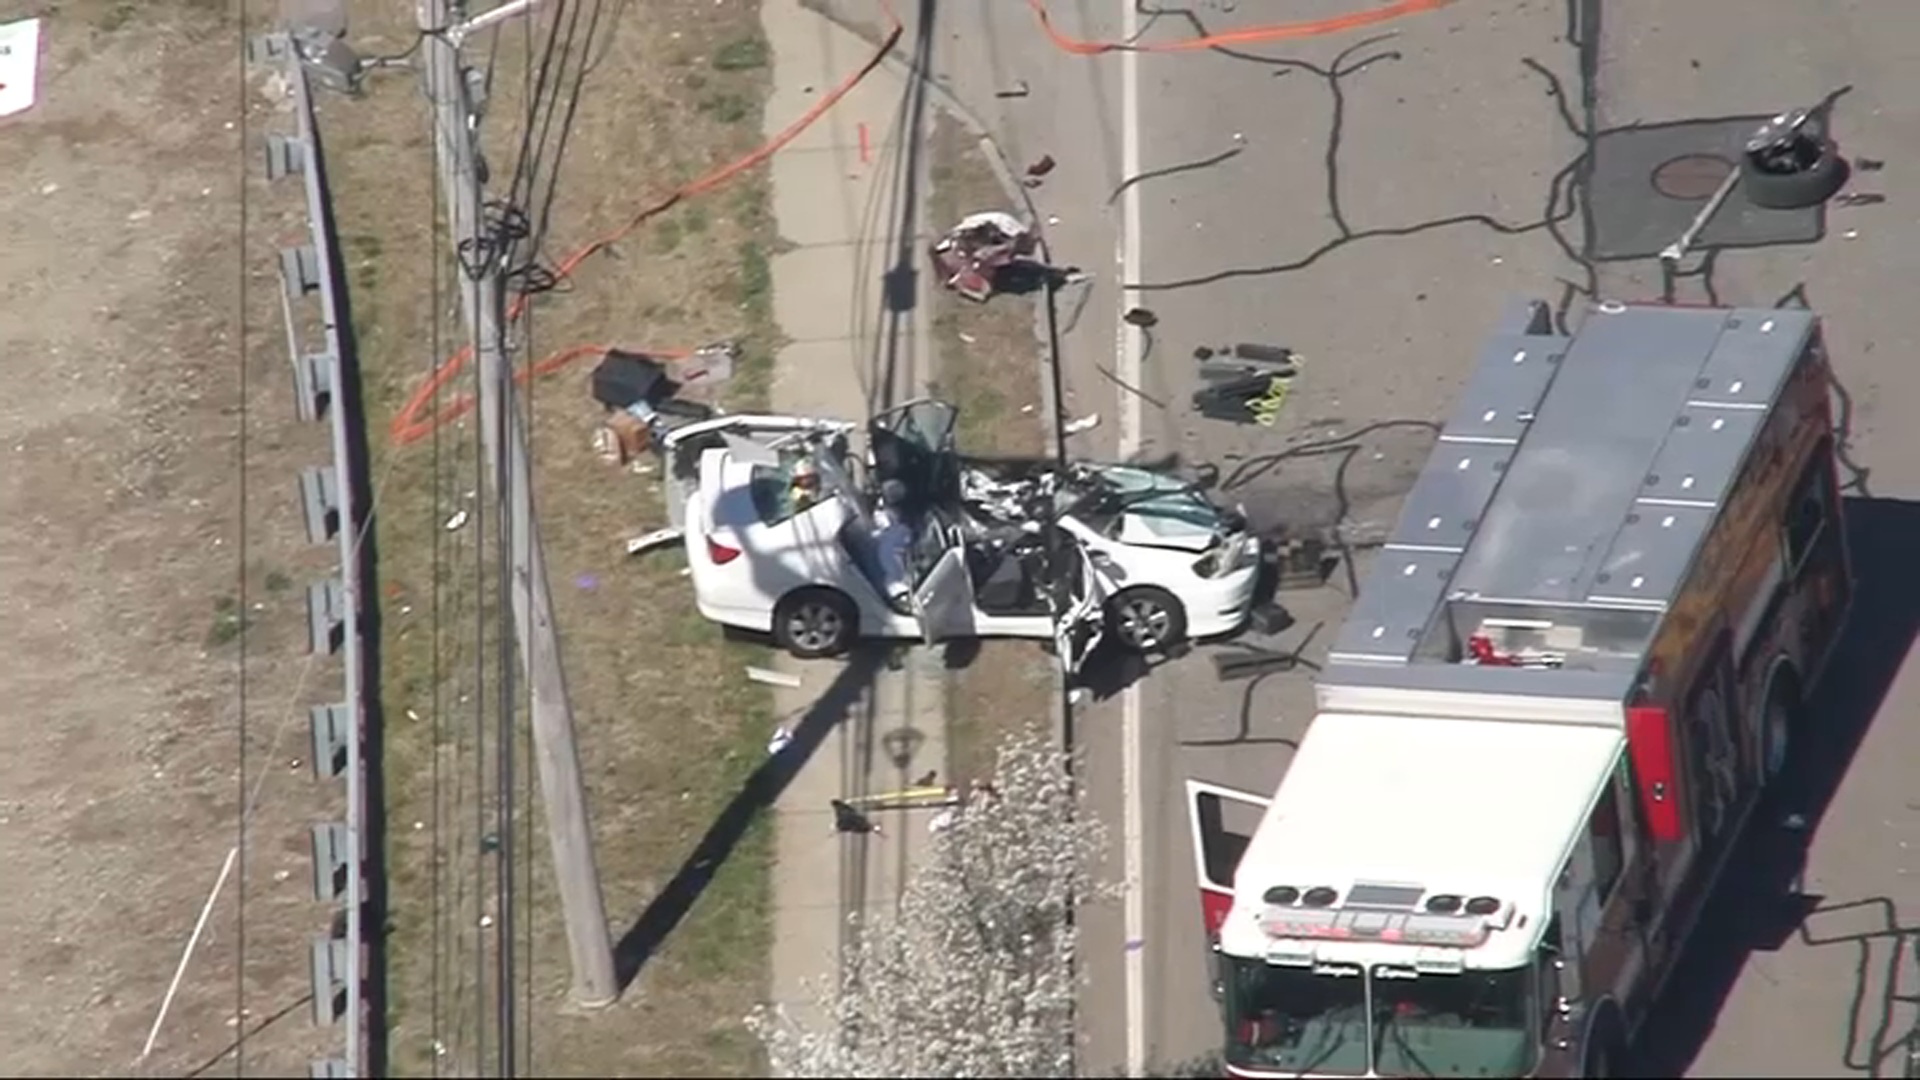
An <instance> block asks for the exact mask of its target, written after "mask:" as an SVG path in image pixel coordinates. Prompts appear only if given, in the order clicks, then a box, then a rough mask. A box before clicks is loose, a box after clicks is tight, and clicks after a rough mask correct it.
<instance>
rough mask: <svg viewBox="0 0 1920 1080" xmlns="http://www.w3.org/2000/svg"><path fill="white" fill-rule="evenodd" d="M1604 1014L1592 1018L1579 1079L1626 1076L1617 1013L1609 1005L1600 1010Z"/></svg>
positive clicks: (1621, 1027)
mask: <svg viewBox="0 0 1920 1080" xmlns="http://www.w3.org/2000/svg"><path fill="white" fill-rule="evenodd" d="M1601 1007H1602V1008H1603V1009H1605V1010H1606V1011H1605V1012H1603V1013H1601V1014H1600V1015H1599V1016H1597V1017H1595V1018H1594V1022H1593V1027H1592V1028H1590V1029H1589V1031H1588V1035H1587V1040H1588V1043H1587V1052H1586V1055H1585V1057H1586V1061H1585V1063H1584V1067H1583V1068H1582V1069H1581V1070H1580V1075H1581V1076H1583V1077H1586V1078H1588V1080H1607V1078H1610V1077H1622V1076H1626V1075H1627V1070H1628V1069H1629V1068H1630V1067H1631V1066H1629V1064H1628V1062H1627V1054H1628V1047H1627V1033H1626V1028H1625V1026H1624V1025H1623V1024H1622V1023H1621V1021H1620V1010H1619V1008H1618V1007H1617V1006H1615V1005H1614V1004H1613V1003H1612V1002H1608V1003H1606V1004H1604V1005H1602V1006H1601Z"/></svg>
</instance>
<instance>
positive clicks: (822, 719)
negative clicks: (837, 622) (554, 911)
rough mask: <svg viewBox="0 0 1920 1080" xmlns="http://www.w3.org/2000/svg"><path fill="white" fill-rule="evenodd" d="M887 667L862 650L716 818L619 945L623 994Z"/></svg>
mask: <svg viewBox="0 0 1920 1080" xmlns="http://www.w3.org/2000/svg"><path fill="white" fill-rule="evenodd" d="M884 664H885V651H884V650H883V649H878V648H862V649H859V650H857V651H856V652H854V653H853V654H852V656H851V657H849V659H848V660H847V663H846V664H845V665H844V666H842V667H841V669H840V672H839V674H838V675H836V676H834V680H833V682H832V684H831V685H829V686H828V687H827V688H826V690H825V691H823V692H822V693H821V695H820V698H819V700H817V701H815V702H814V704H813V706H812V707H811V708H809V709H808V710H807V711H806V714H805V715H804V716H802V717H801V718H800V720H799V722H798V723H796V724H794V725H793V728H792V735H793V741H792V742H791V743H789V744H788V745H787V747H786V748H785V749H784V750H782V751H781V752H780V753H778V754H775V755H772V756H769V757H768V758H767V759H766V760H765V761H763V762H761V764H760V767H759V768H758V769H755V770H754V772H753V775H752V776H749V777H748V778H747V782H746V783H745V784H744V785H742V786H741V788H740V792H739V794H737V795H735V796H734V797H733V801H732V802H730V803H728V804H727V808H726V809H725V810H722V811H721V812H720V816H719V817H718V818H715V819H714V822H713V825H712V826H710V827H709V828H708V829H707V834H706V835H705V836H703V837H701V838H700V843H699V845H698V846H696V847H695V848H694V849H693V853H692V854H691V855H688V856H687V859H686V861H685V862H684V863H682V864H680V870H679V872H678V873H676V874H674V876H673V880H672V881H670V882H668V883H667V887H666V888H664V889H662V890H661V891H660V894H659V895H658V896H656V897H654V898H653V902H652V903H650V904H648V905H647V909H646V910H645V911H643V912H641V913H640V917H639V918H638V919H636V920H635V921H634V924H633V926H632V927H630V928H629V929H628V930H627V932H626V933H625V934H624V935H622V936H621V938H620V942H619V944H618V945H616V946H614V970H615V974H616V976H617V977H618V978H619V980H620V987H621V989H623V990H624V989H625V988H627V987H628V986H630V985H632V983H633V980H634V979H635V978H637V977H638V976H639V974H640V970H641V969H642V968H644V967H645V966H646V963H647V961H648V960H649V959H651V958H652V956H653V954H654V952H655V950H657V949H659V948H660V946H661V944H662V943H664V942H665V941H666V940H667V936H668V935H670V934H672V933H673V931H674V929H675V928H676V927H678V926H679V925H680V920H681V919H684V918H685V917H686V915H687V912H689V911H691V910H692V909H693V905H694V904H695V903H696V902H698V901H699V899H700V895H701V894H702V893H704V892H705V891H706V888H707V885H708V883H709V882H711V881H712V880H713V876H714V875H715V874H717V873H719V871H720V867H721V866H722V865H723V864H725V863H726V861H727V858H728V856H730V855H732V854H733V849H734V847H735V846H736V845H737V844H739V842H740V838H741V837H742V836H744V835H746V832H747V827H748V826H750V825H752V824H753V821H754V818H755V817H756V816H758V815H759V814H760V812H761V811H763V810H766V809H768V808H770V807H771V806H772V805H773V803H774V801H775V800H776V799H778V798H779V797H780V794H781V792H783V791H785V790H786V788H787V785H788V784H789V783H791V782H792V781H793V778H794V776H795V775H796V774H797V773H798V772H799V771H800V769H801V767H802V766H804V765H805V764H806V763H807V760H808V759H809V758H811V757H812V756H813V752H814V750H816V749H817V748H818V747H819V746H820V743H821V742H822V741H823V740H824V739H825V738H826V737H827V733H828V732H830V731H832V730H833V728H834V726H835V725H836V724H838V723H839V722H840V721H841V720H842V719H844V718H845V717H847V716H848V715H849V714H850V713H851V712H852V710H853V707H854V706H855V705H856V704H857V703H858V702H859V700H860V697H861V695H862V694H864V693H865V692H866V690H867V688H868V687H869V686H871V685H872V683H873V678H874V675H875V673H876V672H878V671H879V670H880V669H881V667H882V666H883V665H884Z"/></svg>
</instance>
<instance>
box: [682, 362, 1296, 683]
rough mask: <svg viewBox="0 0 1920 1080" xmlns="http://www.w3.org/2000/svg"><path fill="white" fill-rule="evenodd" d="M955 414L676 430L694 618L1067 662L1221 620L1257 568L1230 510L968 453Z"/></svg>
mask: <svg viewBox="0 0 1920 1080" xmlns="http://www.w3.org/2000/svg"><path fill="white" fill-rule="evenodd" d="M956 417H957V410H956V409H955V408H954V407H953V406H952V405H949V404H947V403H945V402H940V401H934V400H920V401H915V402H910V403H908V404H906V405H903V406H901V407H899V408H897V409H894V410H891V411H889V412H887V413H885V414H882V415H881V416H878V417H876V418H875V419H874V420H873V421H871V422H870V423H869V424H868V425H867V434H868V442H869V446H868V452H867V455H866V457H865V459H864V460H857V459H856V458H855V457H854V455H853V454H852V453H851V451H850V448H849V442H848V439H849V436H850V435H851V434H852V432H853V431H854V428H855V425H853V424H850V423H845V422H839V421H829V420H813V419H806V418H801V417H790V416H744V415H743V416H724V417H718V418H715V419H712V420H707V421H703V422H700V423H694V424H689V425H686V426H684V427H681V428H679V429H676V430H675V431H673V432H672V433H671V434H670V435H669V436H668V437H667V438H666V439H665V440H664V441H663V444H662V446H661V450H662V452H663V453H664V455H665V457H666V459H667V473H668V478H667V483H668V486H669V494H668V503H669V507H670V513H671V514H672V516H673V523H674V524H675V525H676V526H679V527H681V528H683V529H684V530H685V538H686V547H687V557H688V561H689V563H690V564H691V566H692V578H693V585H694V594H695V598H696V601H697V603H698V605H699V609H700V613H701V614H702V615H704V616H706V617H707V618H709V619H712V620H714V621H716V622H719V623H722V624H724V625H728V626H734V627H739V628H741V629H745V630H753V631H760V632H765V633H770V634H771V635H772V636H773V638H774V640H775V641H776V642H777V643H778V644H779V645H780V646H781V647H782V648H785V649H787V650H788V651H790V652H792V653H793V654H794V655H796V656H800V657H821V656H830V655H834V654H837V653H840V652H843V651H845V650H846V649H847V648H848V647H849V646H850V645H852V643H853V642H854V641H855V639H857V638H862V637H867V638H916V637H917V638H921V639H923V640H925V641H927V642H929V643H931V642H937V641H945V640H950V639H954V638H961V637H1023V638H1039V639H1048V638H1051V639H1053V640H1054V641H1055V643H1056V645H1057V647H1058V649H1059V653H1060V657H1061V660H1062V662H1063V663H1065V664H1066V665H1067V666H1068V667H1069V669H1070V670H1073V669H1077V668H1078V667H1079V665H1080V663H1081V662H1082V661H1083V660H1084V659H1085V658H1086V656H1087V655H1088V654H1089V653H1090V652H1091V651H1092V650H1093V648H1094V647H1095V645H1097V644H1098V643H1099V642H1100V641H1101V640H1102V639H1103V638H1104V637H1106V636H1108V635H1111V636H1113V637H1114V638H1115V639H1117V641H1118V642H1119V643H1120V644H1121V645H1124V646H1126V647H1127V648H1130V649H1133V650H1137V651H1141V652H1151V651H1160V650H1165V649H1167V648H1168V647H1170V646H1173V645H1176V644H1178V643H1180V642H1182V641H1185V640H1188V639H1190V638H1205V637H1213V636H1216V635H1221V634H1227V633H1232V632H1233V631H1235V630H1237V629H1239V628H1240V626H1241V625H1242V624H1243V623H1244V622H1245V621H1246V619H1247V615H1248V611H1249V608H1250V607H1251V605H1252V602H1253V595H1254V587H1255V582H1256V580H1257V578H1258V575H1259V564H1260V550H1259V544H1258V541H1257V540H1256V539H1255V538H1254V537H1252V536H1251V535H1250V534H1249V533H1248V532H1247V531H1246V527H1245V524H1244V522H1243V521H1242V520H1241V518H1240V517H1239V515H1238V514H1236V513H1234V512H1232V511H1227V510H1223V509H1222V508H1220V507H1218V506H1216V505H1214V504H1213V502H1212V501H1210V500H1209V499H1208V498H1207V497H1206V496H1205V495H1204V494H1203V493H1201V492H1200V491H1198V490H1196V489H1195V488H1193V487H1192V486H1191V485H1189V484H1187V483H1185V482H1183V481H1180V480H1178V479H1177V478H1174V477H1170V476H1167V475H1164V474H1160V473H1155V472H1150V471H1148V470H1144V469H1138V468H1132V467H1128V466H1119V465H1073V466H1071V467H1069V468H1067V469H1065V470H1062V469H1060V468H1059V467H1058V466H1057V465H1056V464H1054V463H1053V462H1051V461H1046V462H1040V461H1015V460H994V459H982V458H970V457H964V456H962V455H961V454H959V453H958V452H957V451H956V450H955V448H954V445H953V435H954V424H955V420H956Z"/></svg>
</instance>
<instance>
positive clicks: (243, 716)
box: [233, 4, 357, 1076]
mask: <svg viewBox="0 0 1920 1080" xmlns="http://www.w3.org/2000/svg"><path fill="white" fill-rule="evenodd" d="M238 36H239V41H240V48H241V53H242V55H241V63H240V64H239V65H238V69H239V73H238V81H239V89H240V93H239V95H238V97H237V99H236V100H238V101H239V103H240V108H239V112H240V116H239V120H238V127H239V129H240V151H239V157H240V182H239V184H238V187H239V189H240V193H239V198H238V200H237V201H238V203H239V205H240V209H239V213H240V257H239V262H238V271H239V278H240V281H239V284H238V287H237V288H236V289H235V297H236V303H237V304H238V305H239V310H240V318H239V323H240V332H239V334H238V335H237V341H236V342H235V348H236V352H237V353H238V356H239V360H240V378H239V384H240V417H239V427H240V439H239V442H240V446H239V452H238V456H239V459H240V461H239V465H240V468H239V473H240V499H239V504H240V506H239V513H240V529H239V532H240V536H239V543H238V544H237V545H236V546H237V547H238V548H239V549H240V550H239V560H238V562H239V578H240V580H239V583H238V586H237V588H236V590H235V591H236V592H237V593H238V598H237V600H236V601H235V603H236V610H235V611H234V613H233V617H234V618H236V619H238V620H239V622H238V626H237V629H238V631H239V635H238V636H239V649H238V652H239V654H240V667H239V671H238V673H237V674H238V678H237V680H236V682H237V684H238V685H237V687H236V689H237V691H238V696H239V703H238V704H239V711H240V715H239V717H238V723H237V725H236V726H237V727H238V729H239V731H238V735H239V737H238V740H237V751H236V753H235V757H236V758H237V759H238V762H237V765H238V767H237V768H236V770H235V772H236V773H237V776H236V779H235V783H236V784H237V785H238V787H237V790H236V792H235V804H236V809H237V813H236V814H235V826H234V831H235V836H234V843H233V848H234V851H235V852H236V853H237V854H236V855H235V859H234V861H235V862H236V863H237V864H238V870H239V875H240V882H239V885H238V887H237V888H236V889H235V892H234V917H233V923H234V927H233V942H234V946H233V947H234V961H233V1017H234V1020H233V1023H234V1040H233V1074H234V1075H235V1076H245V1075H247V818H248V813H247V810H248V807H247V704H248V702H247V636H248V635H247V622H248V618H249V613H250V608H249V606H248V604H247V599H248V597H247V539H248V537H247V511H248V506H247V481H248V475H247V438H248V435H249V434H250V433H249V431H248V430H247V419H248V416H247V405H248V398H249V396H250V395H251V392H252V387H251V386H250V385H249V381H248V371H247V369H248V367H249V366H250V360H251V357H250V355H249V353H250V351H251V350H250V349H249V348H248V343H249V342H250V341H251V340H252V338H251V334H250V332H249V328H248V326H247V315H248V307H247V305H248V303H249V302H250V296H249V289H248V283H249V281H251V280H252V278H253V275H252V274H250V273H248V272H247V268H248V266H249V265H250V263H249V260H250V258H251V257H252V252H251V250H250V248H249V246H248V244H247V210H248V197H247V192H248V190H249V189H250V188H251V187H252V185H251V184H250V183H249V179H250V177H249V173H250V172H251V165H252V162H251V161H250V160H248V154H247V148H248V147H250V146H252V145H253V135H252V132H251V131H250V130H249V124H248V115H247V114H248V109H247V103H248V102H249V101H250V100H251V98H252V95H251V94H250V93H249V92H248V83H247V76H248V70H247V63H246V55H245V53H246V49H247V42H248V41H249V40H250V39H249V36H248V33H247V10H246V5H245V4H241V5H240V33H239V35H238ZM316 224H317V223H316ZM356 872H357V868H356Z"/></svg>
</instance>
